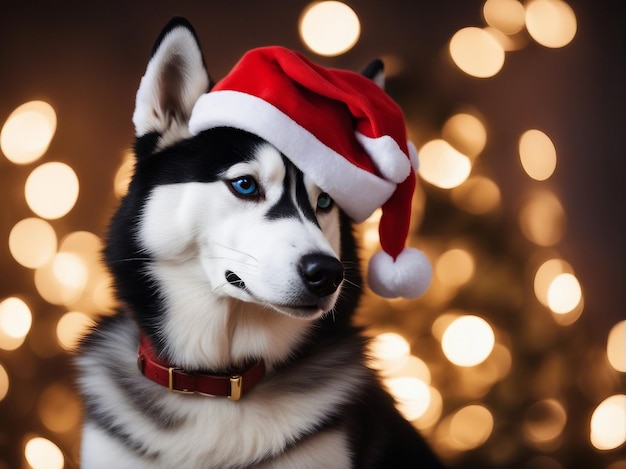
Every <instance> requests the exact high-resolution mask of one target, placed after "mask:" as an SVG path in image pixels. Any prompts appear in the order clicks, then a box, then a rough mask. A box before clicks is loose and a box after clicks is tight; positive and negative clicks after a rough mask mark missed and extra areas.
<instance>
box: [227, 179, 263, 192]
mask: <svg viewBox="0 0 626 469" xmlns="http://www.w3.org/2000/svg"><path fill="white" fill-rule="evenodd" d="M230 186H231V187H232V188H233V190H234V191H235V192H236V193H237V194H239V195H243V196H246V197H253V196H256V195H259V186H258V184H257V182H256V181H255V180H254V178H252V177H250V176H241V177H239V178H237V179H233V180H232V181H230Z"/></svg>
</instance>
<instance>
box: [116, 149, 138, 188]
mask: <svg viewBox="0 0 626 469" xmlns="http://www.w3.org/2000/svg"><path fill="white" fill-rule="evenodd" d="M134 171H135V155H134V154H133V153H132V152H126V153H124V157H123V159H122V163H121V164H120V166H119V167H118V169H117V171H116V172H115V178H114V180H113V190H114V192H115V195H116V196H117V198H118V199H121V198H122V197H124V196H125V195H126V192H128V184H130V180H131V178H132V176H133V173H134Z"/></svg>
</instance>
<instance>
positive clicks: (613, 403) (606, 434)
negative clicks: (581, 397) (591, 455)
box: [589, 394, 626, 450]
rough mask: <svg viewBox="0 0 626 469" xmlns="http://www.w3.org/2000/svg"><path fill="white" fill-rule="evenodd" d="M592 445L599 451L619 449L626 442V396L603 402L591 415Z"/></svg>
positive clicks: (618, 395) (612, 397)
mask: <svg viewBox="0 0 626 469" xmlns="http://www.w3.org/2000/svg"><path fill="white" fill-rule="evenodd" d="M590 427H591V431H590V435H589V437H590V440H591V444H592V445H593V446H595V447H596V448H598V449H599V450H612V449H615V448H618V447H620V446H622V445H623V444H624V442H625V441H626V394H616V395H613V396H610V397H607V398H606V399H605V400H603V401H602V402H601V403H600V404H599V405H598V407H596V409H595V410H594V411H593V414H592V415H591V423H590Z"/></svg>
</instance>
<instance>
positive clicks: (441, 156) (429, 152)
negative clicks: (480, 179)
mask: <svg viewBox="0 0 626 469" xmlns="http://www.w3.org/2000/svg"><path fill="white" fill-rule="evenodd" d="M419 155H420V165H419V169H418V172H419V175H420V176H421V177H422V178H423V179H424V180H426V181H428V182H429V183H431V184H432V185H434V186H437V187H440V188H442V189H451V188H453V187H456V186H459V185H461V184H462V183H463V182H464V181H465V180H466V179H467V178H468V176H469V175H470V172H471V170H472V164H471V162H470V159H469V158H468V157H467V156H465V155H464V154H462V153H461V152H459V151H457V150H456V149H454V147H453V146H452V145H450V144H449V143H448V142H447V141H445V140H443V139H435V140H431V141H429V142H427V143H425V144H424V145H423V146H422V147H421V149H420V150H419Z"/></svg>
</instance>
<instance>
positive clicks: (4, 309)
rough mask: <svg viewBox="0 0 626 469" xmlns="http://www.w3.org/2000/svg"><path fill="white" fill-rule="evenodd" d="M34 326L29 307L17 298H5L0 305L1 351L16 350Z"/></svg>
mask: <svg viewBox="0 0 626 469" xmlns="http://www.w3.org/2000/svg"><path fill="white" fill-rule="evenodd" d="M31 324H32V313H31V311H30V308H29V307H28V305H27V304H26V303H25V302H24V301H23V300H21V299H20V298H17V297H9V298H5V299H4V300H3V301H2V302H1V303H0V349H3V350H9V351H11V350H15V349H17V348H19V347H20V346H21V345H22V344H23V343H24V340H25V339H26V335H27V334H28V332H29V331H30V327H31Z"/></svg>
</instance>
